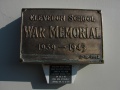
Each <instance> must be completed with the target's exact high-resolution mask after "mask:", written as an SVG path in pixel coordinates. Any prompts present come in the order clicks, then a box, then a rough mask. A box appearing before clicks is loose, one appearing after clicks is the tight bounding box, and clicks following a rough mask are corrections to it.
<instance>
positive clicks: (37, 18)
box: [29, 15, 66, 21]
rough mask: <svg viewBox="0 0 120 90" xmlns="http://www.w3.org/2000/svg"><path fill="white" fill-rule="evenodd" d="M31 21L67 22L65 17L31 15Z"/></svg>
mask: <svg viewBox="0 0 120 90" xmlns="http://www.w3.org/2000/svg"><path fill="white" fill-rule="evenodd" d="M29 18H30V20H31V21H65V19H66V18H65V15H30V17H29Z"/></svg>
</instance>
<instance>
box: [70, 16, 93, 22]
mask: <svg viewBox="0 0 120 90" xmlns="http://www.w3.org/2000/svg"><path fill="white" fill-rule="evenodd" d="M68 21H70V22H72V21H76V22H86V21H87V22H95V19H94V17H93V16H85V15H69V16H68Z"/></svg>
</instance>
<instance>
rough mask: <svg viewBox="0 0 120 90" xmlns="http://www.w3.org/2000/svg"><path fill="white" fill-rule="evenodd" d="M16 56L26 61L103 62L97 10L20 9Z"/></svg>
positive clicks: (43, 62) (42, 62)
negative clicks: (18, 53) (18, 51)
mask: <svg viewBox="0 0 120 90" xmlns="http://www.w3.org/2000/svg"><path fill="white" fill-rule="evenodd" d="M20 58H21V61H22V62H26V63H41V64H67V63H70V64H92V63H94V64H95V63H96V64H99V63H103V34H102V18H101V11H100V10H81V9H22V23H21V45H20Z"/></svg>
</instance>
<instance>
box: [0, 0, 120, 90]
mask: <svg viewBox="0 0 120 90" xmlns="http://www.w3.org/2000/svg"><path fill="white" fill-rule="evenodd" d="M21 8H78V9H101V10H102V15H103V32H104V60H105V64H103V65H99V64H96V65H95V64H92V65H87V66H86V67H83V66H81V68H80V70H79V71H78V73H77V77H76V80H75V83H74V84H68V85H64V86H61V85H47V84H46V81H45V77H44V73H43V70H42V67H41V66H40V65H31V64H28V65H27V64H20V63H19V62H18V60H19V38H20V36H19V34H20V19H18V18H19V17H20V16H21ZM119 38H120V0H0V90H43V89H58V90H119V89H120V40H119Z"/></svg>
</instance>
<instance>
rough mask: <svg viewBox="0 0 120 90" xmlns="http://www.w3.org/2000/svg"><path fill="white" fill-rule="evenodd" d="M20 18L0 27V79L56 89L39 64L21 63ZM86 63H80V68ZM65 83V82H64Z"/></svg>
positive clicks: (56, 86) (34, 87)
mask: <svg viewBox="0 0 120 90" xmlns="http://www.w3.org/2000/svg"><path fill="white" fill-rule="evenodd" d="M20 26H21V18H18V19H16V20H15V21H13V22H11V23H10V24H8V25H6V26H5V27H3V28H1V29H0V81H22V82H31V85H32V88H33V89H57V88H59V87H61V86H63V85H53V84H47V82H46V79H45V75H44V72H43V69H42V66H41V65H40V64H23V63H20V62H19V57H20ZM85 66H86V65H81V66H80V69H82V68H83V67H85ZM64 85H65V84H64Z"/></svg>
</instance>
